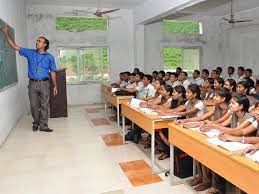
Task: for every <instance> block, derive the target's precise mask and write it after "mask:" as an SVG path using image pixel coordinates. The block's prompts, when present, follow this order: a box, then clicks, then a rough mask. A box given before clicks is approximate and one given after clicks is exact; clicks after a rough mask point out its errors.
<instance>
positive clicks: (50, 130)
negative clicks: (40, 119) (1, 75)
mask: <svg viewBox="0 0 259 194" xmlns="http://www.w3.org/2000/svg"><path fill="white" fill-rule="evenodd" d="M40 131H45V132H53V130H52V129H50V128H44V129H40Z"/></svg>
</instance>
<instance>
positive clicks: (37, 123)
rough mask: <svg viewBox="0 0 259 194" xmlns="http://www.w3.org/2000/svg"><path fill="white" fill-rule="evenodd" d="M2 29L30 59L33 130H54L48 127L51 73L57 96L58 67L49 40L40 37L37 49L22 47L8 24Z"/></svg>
mask: <svg viewBox="0 0 259 194" xmlns="http://www.w3.org/2000/svg"><path fill="white" fill-rule="evenodd" d="M2 31H3V33H4V34H5V37H6V40H7V42H8V43H9V45H10V46H11V47H12V48H13V49H15V50H16V51H19V54H20V56H23V57H26V58H27V61H28V77H29V86H28V89H29V92H28V95H29V99H30V108H31V114H32V117H33V120H34V121H33V126H32V130H33V131H34V132H36V131H38V130H40V131H45V132H52V131H53V130H52V129H50V128H49V127H48V109H49V98H50V75H51V78H52V81H53V85H54V90H53V95H54V96H56V95H57V93H58V90H57V79H56V72H55V70H56V69H57V67H56V64H55V60H54V57H53V56H52V55H51V54H50V53H48V52H47V50H48V48H49V41H48V39H46V38H45V37H39V38H38V39H37V42H36V49H28V48H22V47H20V46H18V45H16V43H15V42H14V41H13V40H12V38H11V37H10V35H9V33H8V26H7V25H4V26H3V27H2Z"/></svg>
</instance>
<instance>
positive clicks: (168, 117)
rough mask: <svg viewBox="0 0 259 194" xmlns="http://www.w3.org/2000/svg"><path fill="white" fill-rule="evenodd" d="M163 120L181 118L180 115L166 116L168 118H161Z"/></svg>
mask: <svg viewBox="0 0 259 194" xmlns="http://www.w3.org/2000/svg"><path fill="white" fill-rule="evenodd" d="M160 117H161V119H173V118H178V117H180V116H179V115H166V116H160Z"/></svg>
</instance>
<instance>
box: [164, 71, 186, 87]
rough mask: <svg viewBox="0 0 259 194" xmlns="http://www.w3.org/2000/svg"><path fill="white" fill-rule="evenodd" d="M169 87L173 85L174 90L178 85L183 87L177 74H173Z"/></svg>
mask: <svg viewBox="0 0 259 194" xmlns="http://www.w3.org/2000/svg"><path fill="white" fill-rule="evenodd" d="M167 84H168V85H171V86H172V87H173V88H174V87H175V86H178V85H182V84H181V82H179V81H178V75H177V73H171V75H170V79H169V81H168V82H167Z"/></svg>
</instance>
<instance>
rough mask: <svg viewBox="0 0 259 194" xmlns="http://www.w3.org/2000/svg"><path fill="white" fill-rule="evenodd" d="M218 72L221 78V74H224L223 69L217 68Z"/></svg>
mask: <svg viewBox="0 0 259 194" xmlns="http://www.w3.org/2000/svg"><path fill="white" fill-rule="evenodd" d="M216 70H217V72H218V74H219V77H220V76H221V73H222V71H223V70H222V68H221V67H217V68H216Z"/></svg>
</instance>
